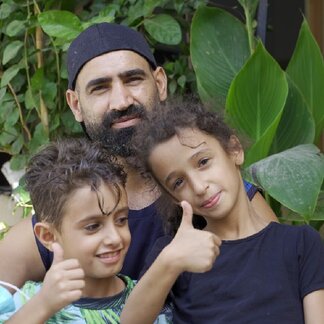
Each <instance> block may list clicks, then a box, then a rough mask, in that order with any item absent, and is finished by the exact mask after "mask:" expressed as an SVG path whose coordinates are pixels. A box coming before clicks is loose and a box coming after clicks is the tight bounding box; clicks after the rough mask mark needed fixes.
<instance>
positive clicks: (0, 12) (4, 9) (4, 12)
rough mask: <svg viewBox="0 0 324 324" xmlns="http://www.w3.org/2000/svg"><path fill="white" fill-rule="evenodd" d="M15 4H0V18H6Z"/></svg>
mask: <svg viewBox="0 0 324 324" xmlns="http://www.w3.org/2000/svg"><path fill="white" fill-rule="evenodd" d="M15 7H16V6H15V5H13V4H11V5H10V4H8V3H2V4H1V5H0V19H1V20H2V19H6V18H8V17H9V16H10V14H11V13H12V12H13V11H14V10H15Z"/></svg>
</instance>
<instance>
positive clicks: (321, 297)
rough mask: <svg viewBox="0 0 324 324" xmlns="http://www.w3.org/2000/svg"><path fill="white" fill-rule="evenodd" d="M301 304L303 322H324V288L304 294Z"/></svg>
mask: <svg viewBox="0 0 324 324" xmlns="http://www.w3.org/2000/svg"><path fill="white" fill-rule="evenodd" d="M303 305H304V317H305V324H318V323H324V289H321V290H317V291H313V292H311V293H310V294H308V295H306V296H305V297H304V300H303Z"/></svg>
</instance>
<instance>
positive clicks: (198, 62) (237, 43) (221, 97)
mask: <svg viewBox="0 0 324 324" xmlns="http://www.w3.org/2000/svg"><path fill="white" fill-rule="evenodd" d="M190 54H191V59H192V64H193V68H194V70H195V72H196V78H197V83H198V85H199V86H198V90H199V94H200V95H201V97H202V99H203V100H204V101H208V102H211V103H213V104H214V105H215V107H216V108H224V105H225V101H226V96H227V92H228V89H229V86H230V83H231V82H232V80H233V78H234V77H235V75H236V74H237V73H238V71H239V70H240V69H241V67H242V66H243V64H244V63H245V62H246V60H247V59H248V57H249V55H250V52H249V44H248V37H247V33H246V30H245V26H244V25H243V24H242V23H241V22H240V21H239V20H238V19H236V18H235V17H233V16H232V15H230V14H229V13H228V12H226V11H224V10H221V9H219V8H209V7H205V6H202V7H200V8H198V9H197V11H196V13H195V15H194V17H193V20H192V25H191V40H190Z"/></svg>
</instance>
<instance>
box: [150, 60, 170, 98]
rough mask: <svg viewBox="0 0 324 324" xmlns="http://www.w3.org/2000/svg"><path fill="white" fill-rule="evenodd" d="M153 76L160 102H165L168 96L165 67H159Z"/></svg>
mask: <svg viewBox="0 0 324 324" xmlns="http://www.w3.org/2000/svg"><path fill="white" fill-rule="evenodd" d="M153 76H154V79H155V83H156V86H157V89H158V92H159V98H160V101H164V100H165V99H166V98H167V94H168V78H167V76H166V74H165V71H164V69H163V67H161V66H158V67H157V68H156V69H155V71H153Z"/></svg>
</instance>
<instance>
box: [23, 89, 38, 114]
mask: <svg viewBox="0 0 324 324" xmlns="http://www.w3.org/2000/svg"><path fill="white" fill-rule="evenodd" d="M25 106H26V108H27V109H28V110H31V109H33V108H35V107H37V104H36V101H35V98H34V95H33V92H32V90H31V88H28V89H27V91H26V92H25Z"/></svg>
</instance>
